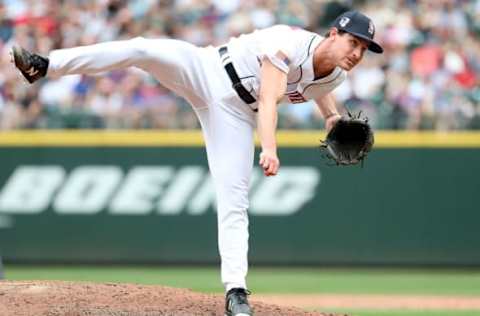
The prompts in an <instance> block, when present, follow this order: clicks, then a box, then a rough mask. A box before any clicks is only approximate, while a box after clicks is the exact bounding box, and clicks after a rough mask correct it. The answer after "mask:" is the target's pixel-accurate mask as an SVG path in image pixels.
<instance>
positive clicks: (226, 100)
mask: <svg viewBox="0 0 480 316" xmlns="http://www.w3.org/2000/svg"><path fill="white" fill-rule="evenodd" d="M322 40H323V37H321V36H319V35H317V34H315V33H311V32H308V31H305V30H302V29H294V28H291V27H289V26H285V25H277V26H273V27H270V28H266V29H263V30H257V31H255V32H253V33H250V34H246V35H242V36H240V37H238V38H232V39H231V40H230V41H229V42H228V43H227V44H226V47H227V48H228V53H227V54H226V55H224V56H222V58H221V57H220V54H219V50H218V48H217V47H213V46H209V47H205V48H200V47H196V46H193V45H191V44H189V43H186V42H183V41H179V40H172V39H145V38H142V37H137V38H134V39H131V40H126V41H115V42H106V43H100V44H96V45H91V46H83V47H76V48H70V49H61V50H55V51H52V52H51V53H50V55H49V60H50V64H49V68H48V73H47V75H48V76H49V77H53V78H54V77H58V76H63V75H70V74H94V73H99V72H104V71H109V70H114V69H120V68H125V67H129V66H134V67H138V68H141V69H143V70H145V71H147V72H149V73H150V74H152V75H153V76H154V77H155V78H156V79H158V80H159V82H160V83H161V84H162V85H164V86H165V87H167V88H168V89H170V90H172V91H173V92H175V93H176V94H178V95H179V96H182V97H184V98H185V99H186V100H187V101H188V102H189V103H190V104H191V105H192V107H193V109H194V111H195V112H196V114H197V116H198V118H199V120H200V124H201V126H202V132H203V135H204V139H205V143H206V149H207V158H208V164H209V167H210V172H211V174H212V178H213V180H214V184H215V190H216V197H217V207H218V209H217V215H218V244H219V251H220V256H221V260H222V267H221V272H222V273H221V274H222V282H223V284H224V285H225V288H226V290H227V291H228V290H229V289H231V288H233V287H243V288H247V286H246V281H245V278H246V275H247V270H248V262H247V252H248V237H249V235H248V215H247V209H248V205H249V203H248V189H249V182H250V175H251V173H252V167H253V158H254V157H253V156H254V143H253V132H254V128H255V121H256V112H255V111H254V110H255V109H256V107H257V102H254V103H252V104H247V103H245V102H244V101H242V99H241V98H240V97H239V96H238V94H237V92H236V91H235V90H234V89H233V88H232V82H231V79H230V77H229V75H228V74H227V72H226V70H225V68H224V64H226V63H228V62H232V63H233V66H234V68H235V70H236V72H237V73H238V76H239V77H240V79H241V82H242V84H243V86H244V87H245V88H246V89H247V91H249V92H250V94H251V95H252V96H253V97H254V98H255V99H258V92H259V87H260V67H261V63H262V60H263V59H264V58H268V59H269V60H271V62H272V63H273V64H274V65H275V66H276V67H278V68H279V69H280V70H281V71H283V72H285V73H287V76H288V86H287V90H286V91H285V98H284V100H283V101H286V102H290V103H298V102H304V101H306V100H309V99H312V98H315V97H318V96H322V95H324V94H326V93H328V92H330V91H332V90H333V89H334V88H335V87H337V86H338V85H339V84H340V83H341V82H342V81H343V80H344V79H345V77H346V72H345V71H344V70H342V69H340V68H338V67H337V68H336V69H335V70H334V71H333V72H332V73H331V74H330V75H328V76H327V77H324V78H321V79H318V80H315V78H314V72H313V51H314V49H315V47H316V46H317V45H318V44H319V43H320V42H321V41H322ZM222 62H223V64H222Z"/></svg>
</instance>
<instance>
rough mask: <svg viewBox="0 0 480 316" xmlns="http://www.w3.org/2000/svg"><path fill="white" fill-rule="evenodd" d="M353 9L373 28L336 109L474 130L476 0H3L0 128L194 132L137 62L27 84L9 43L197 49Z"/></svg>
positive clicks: (180, 108) (294, 122)
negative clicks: (153, 41) (377, 48)
mask: <svg viewBox="0 0 480 316" xmlns="http://www.w3.org/2000/svg"><path fill="white" fill-rule="evenodd" d="M351 8H355V9H358V10H361V11H362V12H364V13H365V14H367V15H368V16H370V17H371V18H372V19H373V21H374V22H375V24H376V39H378V41H380V42H381V43H382V45H383V46H384V47H385V53H384V54H383V55H376V54H366V56H365V59H364V61H363V62H362V63H361V64H360V65H358V66H357V67H356V68H355V69H354V70H353V71H352V72H350V74H349V77H348V80H347V81H346V82H345V83H344V84H342V85H341V86H340V87H339V88H337V89H336V90H335V96H336V98H337V101H338V104H339V106H340V107H341V108H342V110H343V111H346V110H347V109H348V110H349V111H353V112H358V111H360V110H361V111H363V112H364V113H365V114H366V115H367V116H368V117H369V118H370V121H371V122H372V123H373V125H374V126H375V127H376V128H382V129H413V130H418V129H438V130H452V129H478V128H480V84H479V82H480V0H403V1H402V0H382V1H379V0H378V1H377V0H369V1H325V0H131V1H126V0H63V1H62V0H43V1H37V0H3V1H0V51H1V52H2V55H1V60H0V68H1V72H0V129H15V128H198V122H197V120H196V118H195V116H194V113H193V111H192V110H191V109H190V107H189V105H188V104H186V102H185V101H184V100H182V99H180V98H178V97H177V96H175V95H173V94H172V93H170V92H169V91H167V90H166V89H165V88H163V87H162V86H161V85H160V84H159V83H158V82H156V81H155V80H154V79H153V78H152V77H151V76H150V75H148V74H146V73H144V72H142V71H140V70H136V69H133V68H132V69H128V70H125V71H116V72H110V73H106V74H101V75H98V76H66V77H62V78H60V79H57V80H42V81H41V82H39V83H38V84H35V85H33V86H27V85H25V84H23V81H22V80H21V79H20V77H19V76H18V74H17V73H16V72H15V71H14V69H13V67H12V66H11V64H10V57H9V55H8V52H9V50H10V47H11V46H12V45H13V44H18V45H21V46H23V47H25V48H27V49H29V50H32V51H35V52H39V53H41V54H44V55H48V52H49V51H51V50H52V49H57V48H68V47H73V46H79V45H88V44H93V43H97V42H104V41H111V40H118V39H129V38H132V37H135V36H144V37H150V38H158V37H171V38H177V39H183V40H186V41H189V42H191V43H194V44H196V45H200V46H206V45H210V44H213V45H219V44H222V43H224V42H226V41H227V40H228V38H229V37H231V36H236V35H239V34H241V33H246V32H250V31H252V30H254V29H257V28H264V27H268V26H270V25H273V24H289V25H295V26H300V27H303V28H306V29H308V30H310V31H314V32H317V33H319V34H324V33H325V32H326V31H327V30H328V26H329V23H330V22H331V21H333V19H334V18H335V17H336V16H337V15H338V14H340V13H342V12H343V11H345V10H347V9H351ZM279 126H280V128H321V127H322V126H323V121H322V119H321V116H320V114H319V113H318V110H317V109H316V107H315V106H314V104H312V102H307V103H304V104H295V105H292V106H285V105H280V117H279Z"/></svg>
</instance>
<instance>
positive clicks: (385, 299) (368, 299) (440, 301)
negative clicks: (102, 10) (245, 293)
mask: <svg viewBox="0 0 480 316" xmlns="http://www.w3.org/2000/svg"><path fill="white" fill-rule="evenodd" d="M255 299H256V300H258V301H260V302H268V303H270V304H276V305H279V306H282V305H288V306H297V307H302V308H306V309H314V308H315V309H319V308H321V309H327V308H328V309H339V310H342V309H411V310H480V297H479V296H444V295H442V296H432V295H327V294H285V295H257V296H256V297H255Z"/></svg>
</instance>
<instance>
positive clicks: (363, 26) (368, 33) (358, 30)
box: [332, 11, 383, 54]
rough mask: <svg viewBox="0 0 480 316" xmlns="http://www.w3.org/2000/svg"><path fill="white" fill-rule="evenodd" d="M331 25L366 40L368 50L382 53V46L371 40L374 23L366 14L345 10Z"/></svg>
mask: <svg viewBox="0 0 480 316" xmlns="http://www.w3.org/2000/svg"><path fill="white" fill-rule="evenodd" d="M332 27H336V28H337V29H338V30H341V31H345V32H347V33H350V34H352V35H353V36H356V37H359V38H361V39H363V40H365V41H367V42H368V43H369V45H368V50H370V51H372V52H374V53H377V54H381V53H383V48H382V46H380V44H378V43H377V42H375V41H374V40H373V38H374V36H375V25H373V22H372V20H371V19H370V18H369V17H368V16H366V15H364V14H362V13H360V12H358V11H347V12H345V13H343V14H341V15H339V16H338V17H337V18H336V19H335V21H334V22H333V24H332Z"/></svg>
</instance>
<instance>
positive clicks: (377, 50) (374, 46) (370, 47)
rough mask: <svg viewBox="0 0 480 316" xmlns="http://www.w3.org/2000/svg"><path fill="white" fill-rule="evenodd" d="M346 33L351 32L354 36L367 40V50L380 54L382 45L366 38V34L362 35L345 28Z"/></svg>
mask: <svg viewBox="0 0 480 316" xmlns="http://www.w3.org/2000/svg"><path fill="white" fill-rule="evenodd" d="M345 31H346V32H347V33H350V34H352V35H353V36H355V37H359V38H361V39H363V40H365V41H367V42H368V50H369V51H372V52H374V53H377V54H382V53H383V47H382V46H380V44H378V43H377V42H375V41H373V40H371V39H370V38H368V37H367V36H365V35H363V34H359V33H355V32H348V31H347V30H345Z"/></svg>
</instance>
